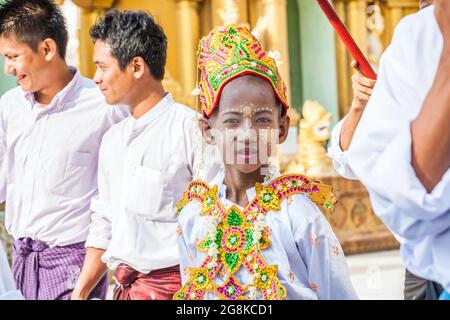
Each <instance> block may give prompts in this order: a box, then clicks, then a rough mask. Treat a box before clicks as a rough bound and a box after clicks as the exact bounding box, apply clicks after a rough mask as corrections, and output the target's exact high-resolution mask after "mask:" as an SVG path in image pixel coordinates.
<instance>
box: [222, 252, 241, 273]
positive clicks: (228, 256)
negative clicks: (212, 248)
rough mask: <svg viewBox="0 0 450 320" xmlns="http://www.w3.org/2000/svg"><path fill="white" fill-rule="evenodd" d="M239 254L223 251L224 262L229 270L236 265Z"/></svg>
mask: <svg viewBox="0 0 450 320" xmlns="http://www.w3.org/2000/svg"><path fill="white" fill-rule="evenodd" d="M238 259H239V254H238V253H225V263H226V264H227V265H228V268H229V269H230V270H234V269H235V268H236V266H237V265H238Z"/></svg>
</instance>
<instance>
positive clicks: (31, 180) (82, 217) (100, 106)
mask: <svg viewBox="0 0 450 320" xmlns="http://www.w3.org/2000/svg"><path fill="white" fill-rule="evenodd" d="M67 38H68V36H67V29H66V24H65V19H64V17H63V15H62V13H61V11H60V10H59V8H58V7H57V6H56V5H55V4H54V3H53V2H52V1H49V0H43V1H41V0H10V1H6V2H2V4H1V5H0V53H1V54H2V55H3V56H4V57H5V66H4V71H5V73H7V74H9V75H11V76H14V77H15V78H16V79H17V82H18V84H19V87H16V88H14V89H12V90H10V91H8V92H6V93H5V94H4V95H3V96H2V97H1V100H0V144H1V147H0V150H1V151H2V152H1V154H0V167H1V168H2V172H1V175H0V202H3V201H5V200H6V208H5V224H6V228H7V231H8V232H9V233H10V234H12V235H13V237H14V238H15V240H16V241H15V242H14V250H13V273H14V278H15V281H16V285H17V288H18V289H19V290H20V291H21V292H22V294H23V295H24V296H25V298H26V299H68V298H70V295H71V292H72V289H73V288H74V285H75V282H76V280H77V278H78V275H79V273H80V271H81V266H82V263H83V260H84V254H85V249H84V242H85V241H86V238H87V234H88V229H89V225H90V222H91V211H90V209H89V204H90V200H91V198H92V197H93V196H94V195H95V194H96V192H97V178H96V176H97V157H98V149H99V146H100V141H101V138H102V136H103V134H104V132H106V130H107V129H109V127H110V126H111V125H112V124H113V123H115V122H118V121H119V120H121V119H123V118H124V117H125V115H124V114H123V112H120V110H119V109H115V108H112V107H110V106H108V105H107V104H106V103H105V102H104V98H103V96H102V94H101V93H100V91H99V90H98V88H97V87H96V86H95V83H94V82H92V81H91V80H88V79H86V78H83V77H82V76H81V75H80V74H79V72H78V71H77V70H76V69H75V68H72V67H68V66H67V64H66V61H65V60H64V57H65V52H66V47H67ZM106 289H107V279H106V277H105V278H103V279H102V280H101V281H100V282H99V283H98V286H97V287H96V290H95V291H94V292H93V295H92V297H96V298H104V297H105V295H106Z"/></svg>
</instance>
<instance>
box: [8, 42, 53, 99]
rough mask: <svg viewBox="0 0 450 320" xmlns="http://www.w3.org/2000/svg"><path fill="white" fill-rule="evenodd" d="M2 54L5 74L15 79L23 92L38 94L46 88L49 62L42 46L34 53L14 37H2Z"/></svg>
mask: <svg viewBox="0 0 450 320" xmlns="http://www.w3.org/2000/svg"><path fill="white" fill-rule="evenodd" d="M0 53H1V55H2V56H4V57H5V64H4V72H5V74H7V75H10V76H13V77H15V78H16V81H17V84H18V85H20V87H21V88H22V90H23V91H25V92H38V91H40V90H42V89H43V88H44V87H45V79H46V76H45V74H46V72H48V70H46V69H47V62H48V61H47V60H46V56H45V52H44V50H43V49H42V47H41V46H40V45H39V46H38V50H37V52H34V51H33V50H32V49H31V48H30V47H29V46H28V45H27V44H25V43H23V42H19V41H17V40H16V39H15V37H14V36H11V37H7V38H5V37H0Z"/></svg>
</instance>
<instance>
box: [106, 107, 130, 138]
mask: <svg viewBox="0 0 450 320" xmlns="http://www.w3.org/2000/svg"><path fill="white" fill-rule="evenodd" d="M110 108H115V107H110ZM127 120H128V117H127V118H125V119H123V120H121V121H119V122H117V123H115V124H113V125H112V126H111V127H110V128H109V129H108V130H107V131H106V132H105V134H104V135H103V138H102V147H106V146H109V145H111V146H113V147H114V146H116V144H117V142H118V141H119V139H120V137H121V133H122V131H123V130H124V126H125V125H126V122H127Z"/></svg>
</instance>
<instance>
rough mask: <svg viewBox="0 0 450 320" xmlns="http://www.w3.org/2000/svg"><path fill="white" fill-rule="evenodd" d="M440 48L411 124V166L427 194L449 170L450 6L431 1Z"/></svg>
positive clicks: (447, 3) (440, 1) (442, 2)
mask: <svg viewBox="0 0 450 320" xmlns="http://www.w3.org/2000/svg"><path fill="white" fill-rule="evenodd" d="M435 15H436V20H437V23H438V25H439V27H440V30H441V32H442V36H443V40H444V45H443V50H442V53H441V59H440V62H439V66H438V71H437V74H436V78H435V79H434V83H433V86H432V88H431V90H430V92H429V94H428V96H427V97H426V99H425V102H424V104H423V107H422V110H421V111H420V113H419V115H418V117H417V118H416V119H415V120H414V121H413V122H412V124H411V135H412V165H413V167H414V170H415V172H416V174H417V177H418V178H419V180H420V181H421V182H422V184H423V185H424V187H425V188H426V190H427V191H428V192H431V191H432V190H433V189H434V187H435V186H436V185H437V184H438V182H439V181H440V180H441V179H442V176H443V175H444V174H445V172H446V171H447V170H448V168H449V167H450V126H449V125H448V123H449V121H450V81H448V79H449V78H450V3H449V2H448V1H442V0H438V1H435Z"/></svg>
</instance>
